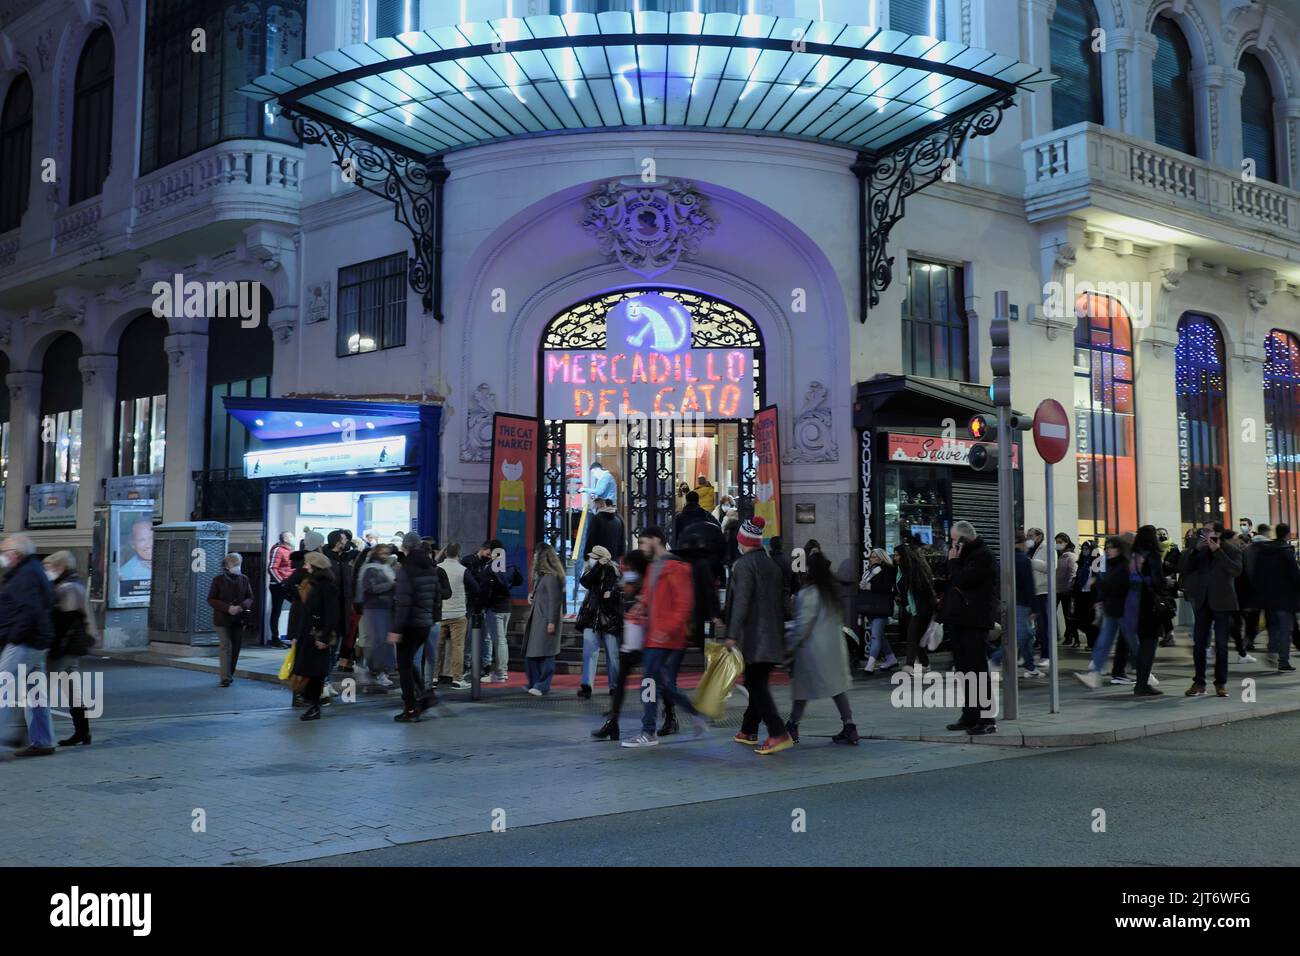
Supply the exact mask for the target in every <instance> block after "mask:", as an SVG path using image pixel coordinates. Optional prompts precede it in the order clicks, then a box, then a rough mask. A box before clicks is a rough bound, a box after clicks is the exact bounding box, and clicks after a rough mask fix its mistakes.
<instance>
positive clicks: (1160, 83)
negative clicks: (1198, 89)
mask: <svg viewBox="0 0 1300 956" xmlns="http://www.w3.org/2000/svg"><path fill="white" fill-rule="evenodd" d="M1151 32H1152V33H1153V34H1154V35H1155V38H1156V43H1157V46H1156V58H1155V62H1154V63H1153V64H1152V67H1151V82H1152V86H1153V89H1152V94H1153V95H1152V98H1151V102H1152V106H1153V110H1154V112H1155V126H1156V142H1157V143H1159V144H1160V145H1161V146H1168V147H1169V148H1170V149H1176V150H1179V151H1180V152H1184V153H1187V154H1188V155H1191V156H1195V155H1196V108H1195V104H1194V102H1193V99H1192V49H1191V47H1189V46H1188V45H1187V38H1186V37H1185V36H1183V31H1182V28H1181V27H1180V26H1179V25H1178V24H1177V23H1175V22H1174V20H1173V19H1172V18H1171V17H1167V16H1165V15H1163V14H1161V15H1160V16H1158V17H1156V19H1155V22H1154V23H1153V24H1151Z"/></svg>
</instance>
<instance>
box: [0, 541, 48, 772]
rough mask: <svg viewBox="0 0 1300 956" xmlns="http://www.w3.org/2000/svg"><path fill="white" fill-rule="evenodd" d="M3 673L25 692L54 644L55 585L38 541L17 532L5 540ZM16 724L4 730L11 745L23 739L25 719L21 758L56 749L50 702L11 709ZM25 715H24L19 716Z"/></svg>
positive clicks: (1, 564) (0, 607) (1, 562)
mask: <svg viewBox="0 0 1300 956" xmlns="http://www.w3.org/2000/svg"><path fill="white" fill-rule="evenodd" d="M0 569H2V570H3V575H4V582H3V586H0V674H7V675H9V680H10V682H11V686H13V687H15V688H17V689H19V690H20V692H26V690H27V687H28V686H30V683H29V682H28V683H23V682H20V681H19V670H20V668H21V669H23V671H24V680H26V678H29V677H30V676H31V675H34V674H37V673H43V672H44V671H45V653H46V651H48V650H49V649H50V645H51V644H53V643H54V589H53V588H52V587H50V582H49V579H48V578H46V576H45V569H44V568H43V567H42V566H41V559H40V558H38V557H37V556H36V544H35V542H33V541H32V539H31V538H29V537H28V536H27V535H25V534H13V535H10V536H9V537H7V538H5V539H4V541H3V542H2V543H0ZM5 709H6V710H8V711H9V715H10V716H9V718H8V720H6V721H5V723H11V724H12V727H11V728H6V729H5V731H4V735H5V737H6V738H7V739H8V740H9V742H10V744H11V745H13V746H16V745H17V744H18V743H21V741H22V730H23V718H24V717H25V718H26V724H27V726H26V730H27V737H28V746H27V747H26V748H24V749H22V750H19V751H18V752H17V756H19V757H45V756H49V755H50V754H52V753H54V721H53V720H52V718H51V717H50V708H49V700H39V701H29V702H28V706H26V707H8V708H5ZM20 714H21V716H20Z"/></svg>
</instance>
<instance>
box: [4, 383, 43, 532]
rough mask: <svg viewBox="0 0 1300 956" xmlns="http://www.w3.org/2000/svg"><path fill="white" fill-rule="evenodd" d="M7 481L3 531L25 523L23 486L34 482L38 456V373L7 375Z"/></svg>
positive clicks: (39, 412)
mask: <svg viewBox="0 0 1300 956" xmlns="http://www.w3.org/2000/svg"><path fill="white" fill-rule="evenodd" d="M5 385H7V386H8V387H9V481H8V483H7V484H6V486H5V531H6V532H8V533H9V534H12V533H14V532H15V531H22V530H23V528H24V527H25V526H26V524H27V486H28V485H31V484H33V483H34V482H35V481H36V467H37V464H38V463H39V462H40V454H41V446H40V441H41V421H40V419H41V373H40V372H10V373H9V374H8V375H7V376H5Z"/></svg>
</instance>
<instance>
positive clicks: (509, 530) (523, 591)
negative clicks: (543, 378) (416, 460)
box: [488, 412, 541, 604]
mask: <svg viewBox="0 0 1300 956" xmlns="http://www.w3.org/2000/svg"><path fill="white" fill-rule="evenodd" d="M540 436H541V429H540V427H539V426H538V423H537V419H535V418H523V417H521V416H518V415H506V414H504V413H502V412H497V413H496V414H495V415H493V416H492V484H491V497H490V498H489V501H488V537H489V538H496V539H497V540H499V541H500V542H501V545H502V548H503V549H504V551H505V555H504V560H505V568H498V569H497V570H506V569H508V568H517V569H518V570H519V573H520V576H521V577H522V578H523V583H522V584H520V585H518V586H517V587H514V588H512V589H511V591H510V597H511V600H513V601H514V602H515V603H517V604H523V603H526V602H527V601H528V582H529V580H530V578H529V574H530V573H531V571H532V568H531V566H530V564H529V558H530V557H531V556H532V553H533V541H534V540H535V538H536V536H537V532H536V528H537V520H536V518H537V513H536V510H535V509H536V508H537V506H538V505H537V458H538V455H537V448H538V446H537V442H538V440H539V438H540ZM498 560H500V559H498Z"/></svg>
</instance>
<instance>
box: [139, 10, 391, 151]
mask: <svg viewBox="0 0 1300 956" xmlns="http://www.w3.org/2000/svg"><path fill="white" fill-rule="evenodd" d="M411 2H412V3H413V4H414V3H415V0H411ZM306 17H307V5H306V0H170V2H151V3H149V4H148V10H147V18H146V21H145V43H144V71H143V81H144V94H143V96H142V97H141V125H140V171H141V172H142V173H149V172H152V171H153V170H155V169H158V168H160V167H162V166H166V165H167V164H168V163H172V162H175V161H176V160H178V159H182V158H184V157H185V156H189V155H191V154H192V153H196V152H198V151H199V150H202V149H206V148H207V147H209V146H212V145H213V144H214V143H219V142H221V141H222V140H227V139H275V140H280V141H283V142H291V143H296V142H297V137H296V136H295V134H294V132H293V125H292V124H291V123H290V122H289V121H288V120H286V119H284V118H282V117H276V116H275V115H274V114H273V113H272V112H269V111H268V110H267V109H266V108H265V106H264V105H263V104H260V103H256V102H254V101H252V100H250V99H249V98H248V97H246V96H244V95H243V94H242V93H240V92H239V88H240V87H241V86H243V85H245V84H246V83H249V82H250V81H252V80H254V79H256V78H257V77H259V76H261V75H263V74H265V73H270V72H272V71H274V70H277V69H279V68H280V67H282V66H286V65H288V64H290V63H293V62H295V61H296V60H300V59H302V57H303V37H304V36H305V24H306ZM197 27H202V28H203V29H204V31H205V34H206V40H207V48H206V49H205V50H195V49H194V37H193V31H194V30H195V28H197ZM413 29H415V28H413ZM380 35H381V36H382V35H383V34H380Z"/></svg>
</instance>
